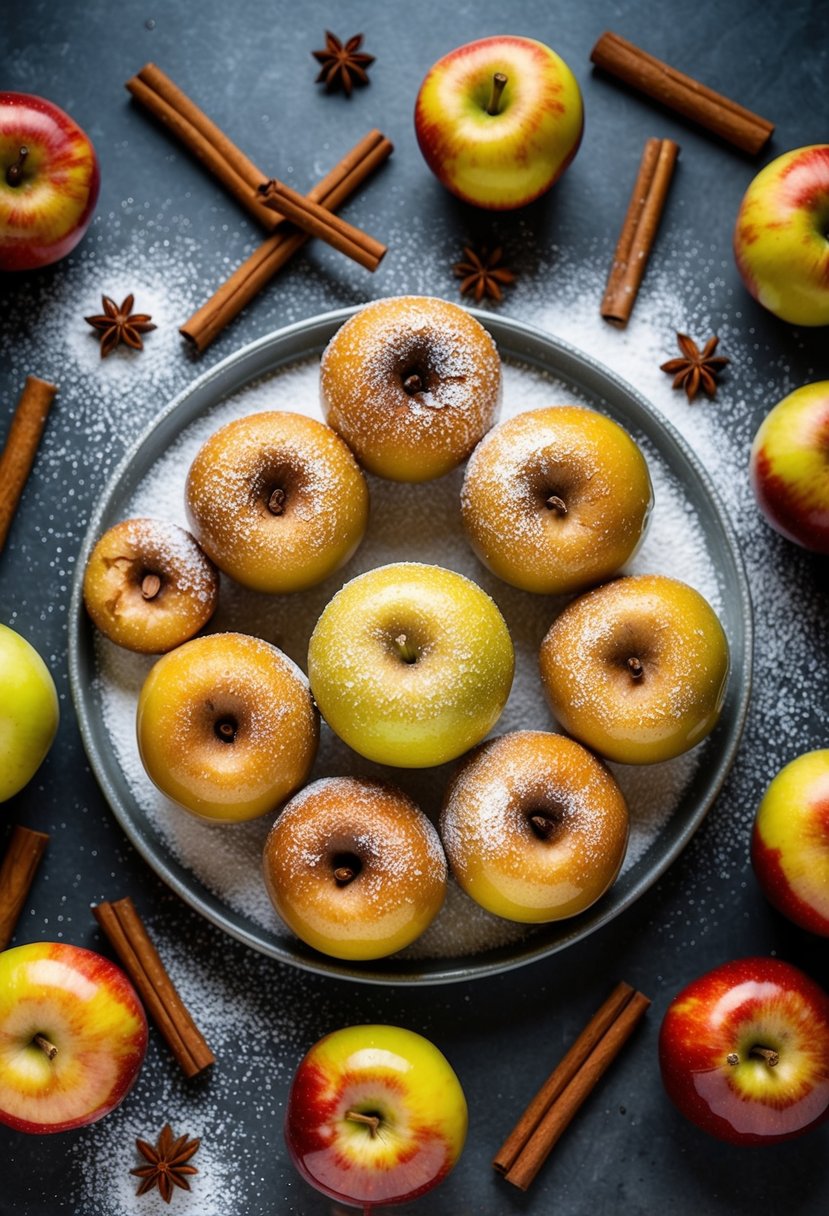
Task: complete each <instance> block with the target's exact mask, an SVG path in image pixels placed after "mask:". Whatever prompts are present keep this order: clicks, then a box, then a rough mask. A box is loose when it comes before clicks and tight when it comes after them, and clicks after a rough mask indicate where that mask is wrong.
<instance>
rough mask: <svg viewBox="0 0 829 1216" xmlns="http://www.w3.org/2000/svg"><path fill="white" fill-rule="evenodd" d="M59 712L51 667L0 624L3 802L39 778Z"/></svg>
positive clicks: (0, 782) (0, 790)
mask: <svg viewBox="0 0 829 1216" xmlns="http://www.w3.org/2000/svg"><path fill="white" fill-rule="evenodd" d="M59 716H60V714H59V710H58V694H57V691H56V689H55V682H54V680H53V679H52V677H51V675H50V674H49V668H48V667H47V666H46V664H45V663H44V662H43V659H42V658H41V657H40V655H39V654H38V653H37V651H36V650H35V648H34V646H31V645H30V644H29V643H28V642H27V641H26V639H25V638H22V637H21V636H20V634H19V633H15V631H14V630H13V629H10V628H9V627H8V625H0V802H5V801H6V799H7V798H11V797H12V795H13V794H16V793H17V792H18V790H22V789H23V786H24V785H26V784H28V782H29V781H31V779H32V777H34V775H35V773H36V772H37V770H38V769H39V768H40V764H41V761H42V760H43V759H44V757H45V755H46V753H47V752H48V750H49V748H50V747H51V746H52V740H53V739H54V737H55V732H56V731H57V729H58V719H59Z"/></svg>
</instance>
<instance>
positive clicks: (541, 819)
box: [530, 812, 556, 840]
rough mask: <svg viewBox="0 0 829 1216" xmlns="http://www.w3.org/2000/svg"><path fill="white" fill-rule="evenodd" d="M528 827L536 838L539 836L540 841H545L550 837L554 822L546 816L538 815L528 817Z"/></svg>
mask: <svg viewBox="0 0 829 1216" xmlns="http://www.w3.org/2000/svg"><path fill="white" fill-rule="evenodd" d="M530 825H531V827H532V828H533V830H534V831H535V834H536V836H540V837H541V839H542V840H546V839H547V838H548V837H549V836H551V835H552V833H553V829H554V828H555V826H556V825H555V822H554V820H552V819H550V818H548V816H547V815H542V814H541V812H538V814H535V815H530Z"/></svg>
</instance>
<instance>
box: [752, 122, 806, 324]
mask: <svg viewBox="0 0 829 1216" xmlns="http://www.w3.org/2000/svg"><path fill="white" fill-rule="evenodd" d="M828 229H829V144H812V145H810V146H809V147H806V148H795V149H794V150H793V151H792V152H786V153H784V154H783V155H782V156H778V157H777V159H776V160H773V161H772V162H771V163H770V164H768V165H766V167H765V168H764V169H761V170H760V172H759V173H758V174H757V176H756V177H755V178H754V180H753V181H752V183H751V185H750V186H749V188H748V190H747V191H746V193H745V196H744V197H743V201H742V203H741V204H740V210H739V212H738V213H737V224H736V227H735V229H734V256H735V258H736V260H737V269H738V270H739V272H740V274H741V275H742V277H743V282H744V283H745V285H746V287H747V288H748V290H749V291H750V292H751V294H752V295H753V296H754V298H755V299H756V300H758V301H759V302H760V303H761V304H762V305H763V306H764V307H765V308H767V309H768V310H769V312H773V313H774V315H775V316H776V317H780V319H781V320H782V321H788V322H790V323H791V324H792V325H829V240H827V230H828Z"/></svg>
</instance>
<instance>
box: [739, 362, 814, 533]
mask: <svg viewBox="0 0 829 1216" xmlns="http://www.w3.org/2000/svg"><path fill="white" fill-rule="evenodd" d="M749 472H750V476H751V485H752V489H753V490H754V495H755V497H756V499H757V502H758V504H759V506H760V510H761V511H762V512H763V514H764V515H765V517H766V519H767V521H768V522H769V523H770V524H771V526H772V527H773V528H776V530H777V531H778V532H779V533H780V534H781V535H782V536H785V537H786V539H787V540H793V541H794V542H795V544H797V545H802V546H803V547H804V548H805V549H811V550H813V551H814V552H815V553H829V380H817V381H815V383H814V384H804V385H803V386H802V387H801V388H797V389H795V391H794V392H793V393H789V395H788V397H784V398H783V400H782V401H780V402H778V404H777V405H776V406H775V407H774V409H773V410H771V411H770V413H768V414H767V415H766V417H765V418H764V420H763V422H762V423H761V424H760V427H759V429H758V431H757V434H756V435H755V436H754V443H753V444H752V445H751V458H750V461H749Z"/></svg>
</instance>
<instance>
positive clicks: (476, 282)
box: [452, 245, 516, 304]
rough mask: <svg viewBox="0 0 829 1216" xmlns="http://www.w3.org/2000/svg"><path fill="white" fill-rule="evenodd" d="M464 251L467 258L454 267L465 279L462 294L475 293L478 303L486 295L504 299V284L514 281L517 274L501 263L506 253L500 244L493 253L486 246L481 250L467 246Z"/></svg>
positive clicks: (460, 277) (488, 297)
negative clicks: (502, 289) (502, 288)
mask: <svg viewBox="0 0 829 1216" xmlns="http://www.w3.org/2000/svg"><path fill="white" fill-rule="evenodd" d="M463 252H464V257H465V259H466V260H465V261H463V262H457V263H456V264H455V265H454V266H453V267H452V270H453V271H454V273H455V274H456V275H457V276H458V278H459V279H462V280H463V282H462V283H461V285H460V292H461V295H462V296H468V295H474V297H475V302H476V303H477V304H480V302H481V300H483V298H484V296H486V297H487V299H489V300H500V299H502V297H503V292H502V291H501V287H502V285H504V284H507V283H514V282H515V279H516V276H515V275H514V274H513V272H512V271H511V270H508V269H507V267H506V266H500V265H499V262H500V261H501V258H502V257H503V253H504V251H503V249H501V247H500V245H499V246H498V248H497V249H493V251H492V253H490V252H489V251H488V250H487V248H486V247H485V246H484V247H482V248H481V249H480V250H478V249H472V248H470V247H469V246H466V247H465V248H464V251H463Z"/></svg>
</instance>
